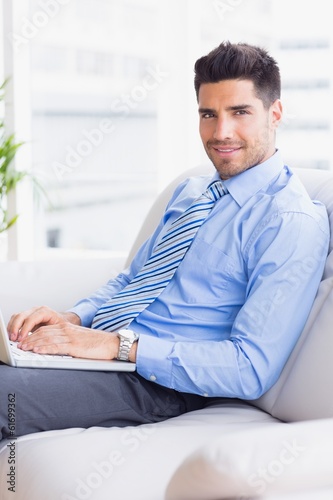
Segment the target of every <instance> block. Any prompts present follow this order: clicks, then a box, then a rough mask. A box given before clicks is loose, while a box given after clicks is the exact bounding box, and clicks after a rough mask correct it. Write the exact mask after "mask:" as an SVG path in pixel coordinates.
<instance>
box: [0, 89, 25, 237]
mask: <svg viewBox="0 0 333 500" xmlns="http://www.w3.org/2000/svg"><path fill="white" fill-rule="evenodd" d="M5 85H6V80H5V81H4V83H3V84H2V85H1V86H0V102H2V101H3V99H4V94H5ZM22 145H23V142H16V140H15V135H14V134H10V135H7V134H6V131H5V124H4V119H3V116H1V115H0V233H2V232H4V231H6V230H7V229H9V228H10V227H11V226H12V225H13V224H15V222H16V220H17V218H18V214H16V215H13V216H11V217H9V215H8V210H7V199H8V194H9V193H10V192H11V191H13V190H14V189H15V187H16V186H17V184H18V183H19V182H20V181H21V180H22V179H23V178H25V177H27V176H28V175H30V174H29V172H26V171H17V170H15V168H14V164H13V159H14V157H15V155H16V152H17V150H18V149H19V148H20V147H21V146H22Z"/></svg>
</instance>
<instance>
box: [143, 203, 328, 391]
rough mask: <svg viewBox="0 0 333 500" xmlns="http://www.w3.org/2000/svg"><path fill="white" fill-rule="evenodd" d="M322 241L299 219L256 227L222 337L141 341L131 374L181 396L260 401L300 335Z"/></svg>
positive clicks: (315, 228)
mask: <svg viewBox="0 0 333 500" xmlns="http://www.w3.org/2000/svg"><path fill="white" fill-rule="evenodd" d="M323 220H325V218H323ZM328 239H329V238H328V229H327V230H323V224H321V225H320V224H318V221H317V220H315V219H314V218H312V217H311V216H308V215H306V214H303V213H285V214H282V215H281V214H279V215H278V216H275V217H271V218H270V219H269V220H267V221H263V223H262V225H261V227H260V228H259V229H258V230H257V231H256V232H255V233H254V234H253V236H252V238H251V242H250V244H249V245H248V247H247V248H246V249H245V250H244V272H245V274H247V277H248V280H247V281H248V283H247V289H246V298H245V302H244V305H243V306H242V307H241V309H240V311H239V313H238V315H237V317H236V320H235V321H234V323H233V326H232V328H231V331H230V336H229V338H228V339H225V340H221V341H199V342H191V341H182V340H181V341H177V342H174V341H172V340H168V339H167V338H163V339H162V338H157V337H153V336H150V335H141V336H140V340H139V344H138V353H137V369H138V372H139V373H140V374H141V375H142V376H143V377H145V378H147V379H149V380H151V381H155V382H157V383H159V384H161V385H165V386H167V387H171V388H173V389H176V390H178V391H182V392H190V393H195V394H200V395H203V396H210V397H232V398H234V397H236V398H242V399H256V398H258V397H260V396H261V395H262V394H263V393H264V392H266V391H267V390H268V389H269V388H270V387H271V386H272V385H273V384H274V383H275V382H276V380H277V379H278V377H279V375H280V373H281V371H282V369H283V366H284V365H285V363H286V361H287V359H288V357H289V355H290V353H291V351H292V349H293V348H294V346H295V344H296V342H297V340H298V338H299V336H300V334H301V332H302V330H303V328H304V325H305V323H306V320H307V317H308V315H309V312H310V310H311V307H312V304H313V301H314V299H315V296H316V292H317V289H318V286H319V283H320V280H321V277H322V274H323V268H324V264H325V260H326V256H327V250H328ZM170 337H171V336H170Z"/></svg>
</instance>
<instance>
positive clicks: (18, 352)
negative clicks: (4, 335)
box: [9, 340, 72, 359]
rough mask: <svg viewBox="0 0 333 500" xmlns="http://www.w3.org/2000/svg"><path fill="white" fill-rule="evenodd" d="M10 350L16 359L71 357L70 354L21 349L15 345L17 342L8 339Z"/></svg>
mask: <svg viewBox="0 0 333 500" xmlns="http://www.w3.org/2000/svg"><path fill="white" fill-rule="evenodd" d="M9 343H10V347H11V351H12V353H13V356H14V357H15V358H16V359H59V358H63V359H71V358H72V356H63V355H61V354H56V355H53V354H38V353H37V352H32V351H22V349H19V348H18V347H17V342H13V341H11V340H10V341H9Z"/></svg>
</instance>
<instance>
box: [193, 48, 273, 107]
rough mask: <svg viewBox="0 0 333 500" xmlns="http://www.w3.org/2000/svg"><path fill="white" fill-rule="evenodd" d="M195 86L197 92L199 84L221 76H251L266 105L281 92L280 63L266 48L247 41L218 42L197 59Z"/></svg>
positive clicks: (219, 78) (231, 77)
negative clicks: (217, 44)
mask: <svg viewBox="0 0 333 500" xmlns="http://www.w3.org/2000/svg"><path fill="white" fill-rule="evenodd" d="M194 71H195V77H194V87H195V91H196V94H197V98H198V96H199V89H200V85H201V84H203V83H217V82H220V81H222V80H233V79H237V80H251V81H252V82H253V84H254V88H255V93H256V96H257V97H258V98H259V99H261V101H262V102H263V104H264V106H265V108H268V107H269V106H270V105H271V104H272V103H273V102H274V101H275V100H276V99H279V98H280V95H281V80H280V70H279V67H278V65H277V63H276V61H275V59H273V57H272V56H270V55H269V54H268V52H267V51H266V50H264V49H262V48H260V47H256V46H254V45H248V44H247V43H237V44H233V43H230V42H223V43H221V44H220V45H219V46H218V47H216V49H214V50H212V51H211V52H210V53H209V54H207V55H206V56H203V57H201V58H200V59H198V60H197V62H196V63H195V66H194Z"/></svg>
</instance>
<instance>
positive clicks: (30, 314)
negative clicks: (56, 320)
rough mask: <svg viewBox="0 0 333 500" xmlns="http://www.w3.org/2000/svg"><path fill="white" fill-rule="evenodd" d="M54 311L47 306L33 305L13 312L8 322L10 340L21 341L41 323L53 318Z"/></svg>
mask: <svg viewBox="0 0 333 500" xmlns="http://www.w3.org/2000/svg"><path fill="white" fill-rule="evenodd" d="M54 314H55V313H54V311H52V310H51V309H49V308H48V307H45V306H43V307H34V308H32V309H29V310H28V311H24V312H21V313H19V314H15V315H13V316H12V317H11V319H10V321H9V323H8V327H7V329H8V332H9V335H10V338H11V340H13V341H15V340H18V341H21V340H23V339H24V338H26V337H27V335H28V333H29V332H32V331H34V330H35V329H36V327H38V325H41V324H43V323H48V322H49V321H51V320H52V319H53V316H54Z"/></svg>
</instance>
